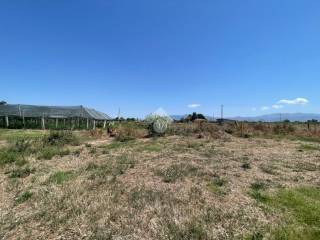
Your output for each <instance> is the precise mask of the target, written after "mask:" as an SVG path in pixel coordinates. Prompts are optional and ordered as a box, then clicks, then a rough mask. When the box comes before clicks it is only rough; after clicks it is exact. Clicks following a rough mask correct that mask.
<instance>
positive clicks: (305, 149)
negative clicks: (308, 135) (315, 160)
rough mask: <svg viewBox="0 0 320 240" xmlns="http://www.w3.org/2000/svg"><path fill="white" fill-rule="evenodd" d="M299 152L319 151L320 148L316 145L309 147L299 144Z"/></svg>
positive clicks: (308, 145)
mask: <svg viewBox="0 0 320 240" xmlns="http://www.w3.org/2000/svg"><path fill="white" fill-rule="evenodd" d="M299 150H304V151H320V146H318V145H310V144H301V146H300V147H299Z"/></svg>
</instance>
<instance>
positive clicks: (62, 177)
mask: <svg viewBox="0 0 320 240" xmlns="http://www.w3.org/2000/svg"><path fill="white" fill-rule="evenodd" d="M72 177H74V174H73V172H72V171H65V172H64V171H58V172H55V173H54V174H52V175H50V177H49V179H48V182H50V183H55V184H63V183H64V182H66V181H69V180H70V179H71V178H72Z"/></svg>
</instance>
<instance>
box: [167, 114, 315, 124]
mask: <svg viewBox="0 0 320 240" xmlns="http://www.w3.org/2000/svg"><path fill="white" fill-rule="evenodd" d="M280 115H281V116H280ZM186 116H188V114H185V115H171V118H172V119H174V120H180V119H181V118H184V117H186ZM205 117H206V118H207V119H208V120H212V117H210V116H205ZM280 118H281V120H282V121H284V120H289V121H291V122H295V121H297V122H307V121H308V120H312V119H315V120H318V121H320V114H317V113H281V114H280V113H274V114H266V115H261V116H256V117H227V119H230V120H236V121H249V122H258V121H262V122H278V121H280Z"/></svg>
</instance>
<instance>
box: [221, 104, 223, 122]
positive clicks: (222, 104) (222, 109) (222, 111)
mask: <svg viewBox="0 0 320 240" xmlns="http://www.w3.org/2000/svg"><path fill="white" fill-rule="evenodd" d="M221 120H223V104H222V105H221Z"/></svg>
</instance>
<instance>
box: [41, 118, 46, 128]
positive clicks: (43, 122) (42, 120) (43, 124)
mask: <svg viewBox="0 0 320 240" xmlns="http://www.w3.org/2000/svg"><path fill="white" fill-rule="evenodd" d="M41 127H42V129H43V130H45V129H46V125H45V120H44V116H43V117H42V118H41Z"/></svg>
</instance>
